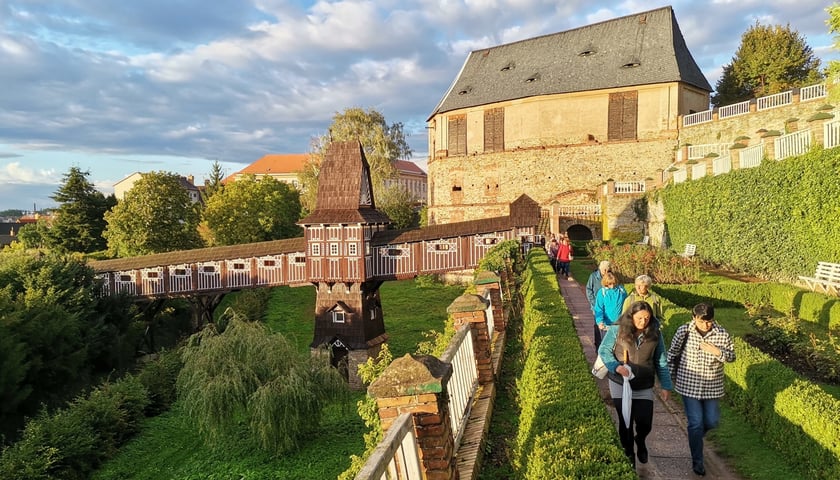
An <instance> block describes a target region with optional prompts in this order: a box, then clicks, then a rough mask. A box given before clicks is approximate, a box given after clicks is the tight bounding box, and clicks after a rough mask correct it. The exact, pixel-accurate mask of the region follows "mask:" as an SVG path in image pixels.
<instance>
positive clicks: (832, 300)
mask: <svg viewBox="0 0 840 480" xmlns="http://www.w3.org/2000/svg"><path fill="white" fill-rule="evenodd" d="M656 290H657V291H659V292H661V294H662V295H663V296H665V297H666V298H668V299H670V300H671V301H673V302H675V303H678V304H680V305H684V306H686V307H688V306H692V305H696V304H697V303H700V302H703V301H708V300H709V299H714V300H716V302H714V303H715V305H716V306H717V307H718V308H726V307H735V308H740V307H743V306H744V305H750V304H752V305H760V304H766V305H770V306H772V307H773V308H774V309H775V310H778V311H779V312H782V313H785V314H786V313H788V312H793V314H794V315H796V317H797V318H799V319H800V320H806V321H808V322H813V323H816V324H819V325H821V326H823V327H825V328H826V329H828V330H840V298H838V297H834V296H829V295H825V294H822V293H817V292H810V291H807V290H803V289H801V288H798V287H795V286H793V285H788V284H784V283H741V284H733V283H726V284H693V285H680V286H662V287H657V288H656Z"/></svg>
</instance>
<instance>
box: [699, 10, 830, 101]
mask: <svg viewBox="0 0 840 480" xmlns="http://www.w3.org/2000/svg"><path fill="white" fill-rule="evenodd" d="M822 78H823V77H822V73H821V72H820V60H819V59H818V58H817V57H815V56H814V52H813V51H812V50H811V47H809V46H808V44H807V43H805V39H804V38H802V36H801V35H800V34H799V32H797V31H796V30H793V29H791V28H790V25H786V26H784V27H783V26H781V25H760V24H759V23H758V22H756V24H755V25H753V26H752V27H750V28H749V29H747V31H746V32H744V34H743V35H741V45H740V47H739V48H738V51H737V52H735V56H734V57H733V58H732V62H731V63H730V64H728V65H726V66H724V69H723V76H721V78H720V80H718V83H717V84H716V85H715V90H716V92H717V93H716V95H714V96H713V97H712V103H713V104H714V105H715V106H720V105H723V104H725V103H729V102H739V101H743V100H748V99H750V98H754V97H762V96H765V95H772V94H774V93H779V92H782V91H785V90H790V89H791V88H795V87H801V86H805V85H808V84H812V83H816V82H819V81H820V80H821V79H822Z"/></svg>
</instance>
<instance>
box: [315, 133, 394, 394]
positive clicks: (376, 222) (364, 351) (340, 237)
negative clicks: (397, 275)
mask: <svg viewBox="0 0 840 480" xmlns="http://www.w3.org/2000/svg"><path fill="white" fill-rule="evenodd" d="M389 223H390V220H389V219H388V216H387V215H385V214H384V213H382V212H380V211H379V210H377V209H376V205H375V204H374V200H373V190H372V187H371V180H370V167H369V166H368V163H367V159H366V158H365V155H364V152H363V150H362V145H361V144H360V143H359V142H358V141H352V142H335V143H332V144H331V145H330V146H329V148H328V150H327V154H326V155H325V157H324V163H323V164H322V165H321V174H320V177H319V179H318V195H317V198H316V200H315V211H313V212H312V214H311V215H309V216H307V217H306V218H304V219H302V220H301V221H300V222H298V224H299V225H301V226H302V227H303V229H304V236H305V238H306V269H307V277H308V278H309V280H310V281H311V282H312V283H313V284H314V285H315V287H316V289H317V297H316V300H315V336H314V338H313V340H312V345H311V347H312V348H313V349H317V348H319V347H321V346H323V345H328V346H329V347H330V349H331V351H332V361H333V364H334V365H337V366H339V367H340V368H344V367H346V368H347V369H348V372H347V373H348V377H349V378H350V379H351V381H353V380H354V379H356V378H357V375H356V369H357V366H358V365H359V364H360V363H364V362H365V361H366V360H367V359H368V358H369V357H371V356H374V357H375V356H376V355H377V354H378V353H379V350H380V348H381V345H382V343H384V342H385V341H386V340H387V338H388V337H387V335H386V334H385V323H384V321H383V318H382V305H381V302H380V299H379V286H380V285H381V284H382V281H375V280H373V279H372V278H371V277H372V275H371V274H372V273H373V270H372V268H371V267H370V265H371V263H372V262H371V247H370V240H371V238H372V237H373V235H374V234H375V233H376V232H378V231H381V230H384V229H385V228H386V227H387V225H388V224H389Z"/></svg>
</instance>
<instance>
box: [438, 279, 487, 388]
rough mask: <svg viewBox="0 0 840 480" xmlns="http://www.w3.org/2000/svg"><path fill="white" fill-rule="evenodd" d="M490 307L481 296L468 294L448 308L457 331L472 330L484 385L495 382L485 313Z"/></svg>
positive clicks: (479, 381)
mask: <svg viewBox="0 0 840 480" xmlns="http://www.w3.org/2000/svg"><path fill="white" fill-rule="evenodd" d="M488 306H490V304H489V303H486V302H485V300H484V299H483V298H481V297H480V296H478V295H473V294H469V293H467V294H464V295H461V296H460V297H458V298H456V299H455V300H454V301H453V302H452V303H451V304H450V305H449V306H448V307H446V311H447V313H449V314H450V315H452V318H453V319H454V321H455V330H456V331H457V330H461V329H462V328H469V329H470V332H471V335H472V341H473V353H475V363H476V369H477V371H478V383H480V384H482V385H485V384H487V383H491V382H492V381H493V359H492V357H491V356H490V346H491V341H492V339H491V338H490V331H489V330H488V329H487V316H486V315H485V313H484V311H485V310H486V309H487V307H488Z"/></svg>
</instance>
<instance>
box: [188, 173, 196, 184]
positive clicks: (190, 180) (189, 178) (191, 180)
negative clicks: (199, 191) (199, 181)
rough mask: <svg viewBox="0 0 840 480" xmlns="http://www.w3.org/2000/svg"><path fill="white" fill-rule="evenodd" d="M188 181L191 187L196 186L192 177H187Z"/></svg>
mask: <svg viewBox="0 0 840 480" xmlns="http://www.w3.org/2000/svg"><path fill="white" fill-rule="evenodd" d="M187 181H188V182H190V184H191V185H195V177H193V176H192V175H187Z"/></svg>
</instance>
